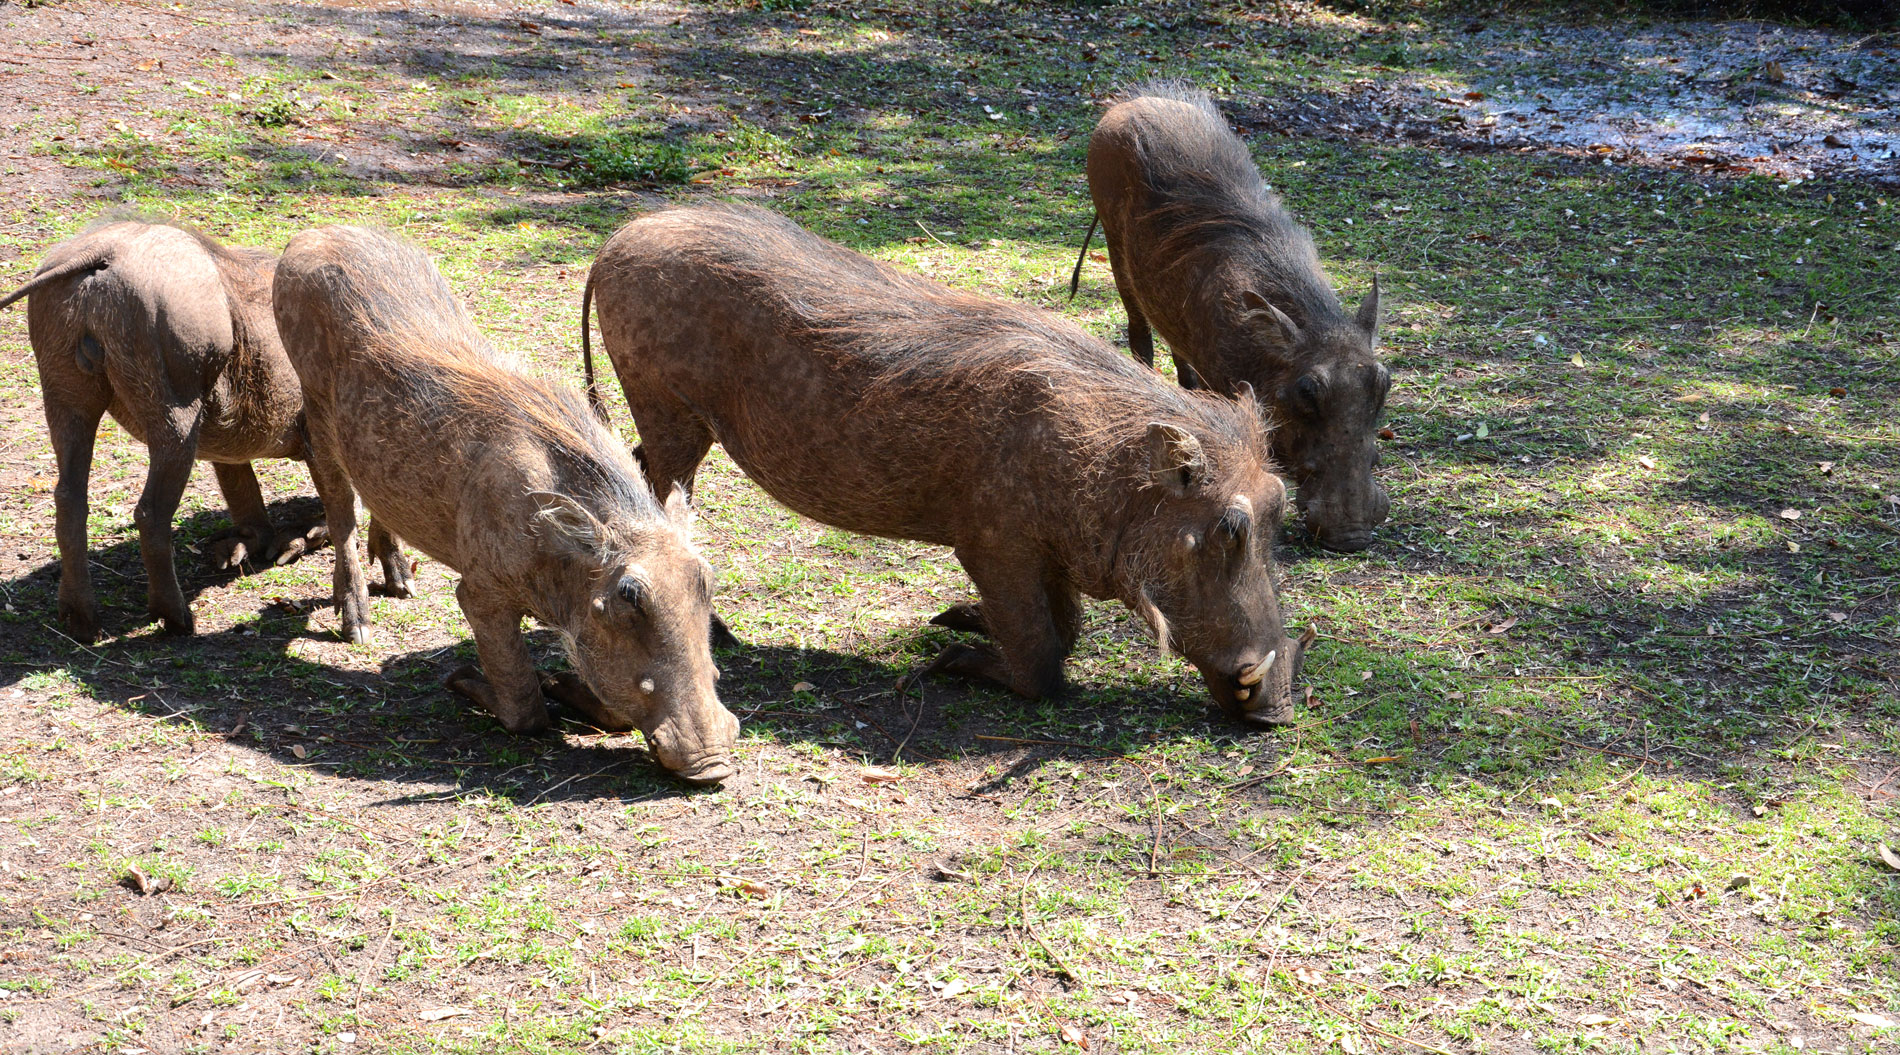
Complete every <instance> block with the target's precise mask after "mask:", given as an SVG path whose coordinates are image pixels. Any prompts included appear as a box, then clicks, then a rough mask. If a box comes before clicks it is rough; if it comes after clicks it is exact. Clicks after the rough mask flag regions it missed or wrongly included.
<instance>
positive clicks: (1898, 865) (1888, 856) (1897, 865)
mask: <svg viewBox="0 0 1900 1055" xmlns="http://www.w3.org/2000/svg"><path fill="white" fill-rule="evenodd" d="M1880 859H1881V860H1882V861H1885V862H1887V867H1888V868H1891V869H1893V870H1894V871H1896V872H1900V854H1896V853H1894V852H1893V847H1891V846H1888V845H1887V844H1886V843H1881V844H1880Z"/></svg>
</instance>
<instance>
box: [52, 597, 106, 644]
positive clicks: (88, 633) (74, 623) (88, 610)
mask: <svg viewBox="0 0 1900 1055" xmlns="http://www.w3.org/2000/svg"><path fill="white" fill-rule="evenodd" d="M59 625H60V626H63V627H65V628H66V636H67V637H70V638H72V639H73V640H74V641H77V642H79V643H80V644H82V645H90V644H94V643H96V642H97V641H98V640H99V609H98V607H97V606H96V605H90V604H85V605H80V604H73V605H67V604H61V605H60V606H59Z"/></svg>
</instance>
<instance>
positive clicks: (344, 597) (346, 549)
mask: <svg viewBox="0 0 1900 1055" xmlns="http://www.w3.org/2000/svg"><path fill="white" fill-rule="evenodd" d="M320 431H321V430H319V429H317V428H315V427H312V428H311V430H310V435H311V439H312V441H313V442H312V443H311V445H310V479H311V481H312V482H313V483H315V484H316V485H317V495H318V496H319V497H321V498H322V499H323V513H324V516H325V517H326V518H327V519H328V521H329V525H330V542H331V544H332V545H333V546H334V547H335V548H336V574H335V575H334V576H333V577H332V579H331V583H332V590H333V591H334V593H335V596H336V613H337V619H338V622H339V629H340V630H341V631H342V634H343V639H344V640H346V641H348V642H350V643H352V644H357V645H360V644H363V643H364V642H367V641H368V640H369V586H368V585H367V584H366V582H365V580H364V576H363V565H362V563H361V562H360V561H358V560H357V556H356V489H355V488H354V487H352V486H350V476H349V473H347V472H345V471H344V469H343V466H342V464H341V463H340V462H338V461H337V459H336V455H335V453H334V452H332V451H331V450H329V449H328V448H327V447H324V446H321V445H320V444H319V443H318V442H315V441H316V440H317V436H318V435H319V434H320Z"/></svg>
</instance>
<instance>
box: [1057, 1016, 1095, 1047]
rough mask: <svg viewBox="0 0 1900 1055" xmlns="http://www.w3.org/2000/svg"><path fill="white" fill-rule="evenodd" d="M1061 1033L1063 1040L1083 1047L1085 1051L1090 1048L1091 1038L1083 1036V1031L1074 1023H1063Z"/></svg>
mask: <svg viewBox="0 0 1900 1055" xmlns="http://www.w3.org/2000/svg"><path fill="white" fill-rule="evenodd" d="M1061 1033H1062V1039H1063V1040H1066V1041H1068V1042H1069V1043H1071V1044H1073V1045H1075V1046H1076V1047H1078V1048H1081V1049H1082V1050H1083V1051H1087V1050H1089V1038H1087V1037H1085V1036H1083V1035H1082V1031H1081V1030H1079V1029H1077V1028H1075V1026H1074V1025H1073V1024H1072V1023H1068V1022H1064V1023H1063V1024H1062V1030H1061Z"/></svg>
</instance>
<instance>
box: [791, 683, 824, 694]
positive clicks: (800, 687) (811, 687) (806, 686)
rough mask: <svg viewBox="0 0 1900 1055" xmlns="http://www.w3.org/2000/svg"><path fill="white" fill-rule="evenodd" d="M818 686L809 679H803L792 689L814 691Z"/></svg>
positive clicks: (795, 690)
mask: <svg viewBox="0 0 1900 1055" xmlns="http://www.w3.org/2000/svg"><path fill="white" fill-rule="evenodd" d="M817 688H818V686H816V685H813V684H812V683H811V682H809V681H801V682H799V683H798V684H796V685H794V686H792V691H793V692H813V691H815V690H816V689H817Z"/></svg>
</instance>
